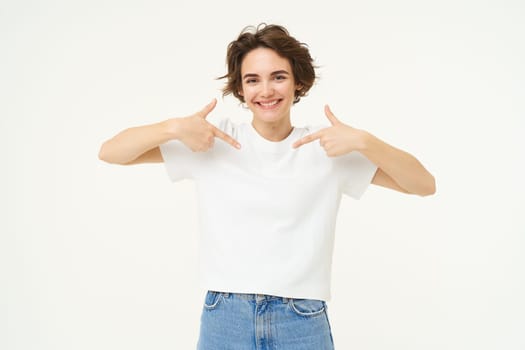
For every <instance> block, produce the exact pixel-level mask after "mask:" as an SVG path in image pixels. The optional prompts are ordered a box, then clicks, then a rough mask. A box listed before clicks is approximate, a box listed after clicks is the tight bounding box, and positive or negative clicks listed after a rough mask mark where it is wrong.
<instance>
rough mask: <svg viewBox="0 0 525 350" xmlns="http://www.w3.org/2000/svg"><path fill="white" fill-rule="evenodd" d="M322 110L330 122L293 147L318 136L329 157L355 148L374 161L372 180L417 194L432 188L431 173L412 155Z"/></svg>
mask: <svg viewBox="0 0 525 350" xmlns="http://www.w3.org/2000/svg"><path fill="white" fill-rule="evenodd" d="M325 114H326V117H327V118H328V120H329V121H330V123H331V124H332V126H330V127H328V128H325V129H322V130H319V131H317V132H316V133H313V134H310V135H307V136H305V137H303V138H302V139H300V140H298V141H296V142H295V143H294V147H295V148H297V147H299V146H301V145H304V144H306V143H309V142H312V141H314V140H319V143H320V144H321V146H322V147H323V148H324V149H325V151H326V154H327V155H328V156H329V157H336V156H340V155H343V154H347V153H350V152H353V151H358V152H361V153H362V154H363V155H364V156H365V157H367V158H368V159H369V160H370V161H371V162H373V163H374V164H375V165H377V168H378V169H377V171H376V174H375V175H374V178H373V179H372V183H373V184H375V185H379V186H383V187H387V188H391V189H394V190H397V191H400V192H404V193H410V194H417V195H420V196H428V195H431V194H434V193H435V192H436V183H435V179H434V176H432V174H430V172H428V170H426V169H425V167H424V166H423V165H422V164H421V163H420V162H419V161H418V160H417V159H416V158H415V157H414V156H413V155H411V154H409V153H407V152H405V151H403V150H400V149H398V148H395V147H393V146H391V145H389V144H387V143H386V142H384V141H382V140H380V139H379V138H377V137H375V136H374V135H372V134H370V133H369V132H367V131H364V130H359V129H356V128H353V127H351V126H349V125H346V124H344V123H342V122H340V121H339V120H338V119H337V118H336V117H335V116H334V114H333V113H332V111H330V108H329V107H328V106H326V107H325Z"/></svg>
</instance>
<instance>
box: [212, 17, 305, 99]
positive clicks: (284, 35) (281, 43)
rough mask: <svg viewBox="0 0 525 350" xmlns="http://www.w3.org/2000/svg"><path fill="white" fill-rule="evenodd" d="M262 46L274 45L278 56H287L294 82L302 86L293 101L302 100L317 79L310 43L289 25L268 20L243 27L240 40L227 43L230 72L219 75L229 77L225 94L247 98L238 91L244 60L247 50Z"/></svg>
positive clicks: (240, 86)
mask: <svg viewBox="0 0 525 350" xmlns="http://www.w3.org/2000/svg"><path fill="white" fill-rule="evenodd" d="M259 47H265V48H269V49H272V50H274V51H275V52H276V53H277V54H278V55H279V56H281V57H284V58H286V59H288V61H289V62H290V66H291V68H292V73H293V77H294V80H295V83H296V84H297V85H299V87H300V88H299V89H298V90H296V91H295V99H294V103H297V102H299V100H300V99H301V97H303V96H305V95H306V93H307V92H308V90H310V88H311V87H312V85H313V84H314V81H315V66H314V65H313V59H312V57H311V56H310V52H309V51H308V45H306V44H304V43H301V42H299V41H297V40H296V39H295V38H294V37H292V36H290V34H289V33H288V31H287V30H286V28H284V27H282V26H279V25H275V24H270V25H267V24H265V23H261V24H259V25H258V26H257V27H253V26H249V27H246V28H244V29H243V30H242V32H241V34H240V35H239V37H238V38H237V40H234V41H232V42H231V43H230V44H229V45H228V51H227V55H226V64H227V65H228V73H227V74H225V75H224V76H222V77H219V78H218V79H224V78H226V79H227V82H226V86H224V88H223V89H222V95H223V96H226V95H229V94H233V96H235V97H236V98H238V99H239V100H240V101H241V102H244V97H243V96H242V95H241V94H240V93H239V92H240V91H241V88H242V79H241V65H242V61H243V59H244V57H245V56H246V54H247V53H248V52H250V51H252V50H254V49H256V48H259Z"/></svg>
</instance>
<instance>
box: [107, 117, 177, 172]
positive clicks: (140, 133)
mask: <svg viewBox="0 0 525 350" xmlns="http://www.w3.org/2000/svg"><path fill="white" fill-rule="evenodd" d="M173 123H176V122H174V121H173V120H167V121H163V122H160V123H156V124H150V125H144V126H138V127H132V128H129V129H126V130H123V131H121V132H120V133H118V134H117V135H115V136H114V137H112V138H111V139H109V140H107V141H106V142H104V143H103V144H102V147H101V148H100V152H99V155H98V156H99V158H100V159H101V160H103V161H106V162H108V163H114V164H127V163H129V162H132V161H133V160H135V159H136V158H137V157H139V156H140V155H142V154H144V153H145V152H147V151H149V150H151V149H153V148H155V147H157V146H159V145H160V144H163V143H165V142H167V141H169V140H171V139H174V138H175V135H174V132H173V125H172V124H173Z"/></svg>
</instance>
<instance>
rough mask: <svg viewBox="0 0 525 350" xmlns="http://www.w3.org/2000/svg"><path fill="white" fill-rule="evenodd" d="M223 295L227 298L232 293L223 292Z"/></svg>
mask: <svg viewBox="0 0 525 350" xmlns="http://www.w3.org/2000/svg"><path fill="white" fill-rule="evenodd" d="M222 295H223V296H224V297H225V298H228V297H229V296H230V293H228V292H223V293H222Z"/></svg>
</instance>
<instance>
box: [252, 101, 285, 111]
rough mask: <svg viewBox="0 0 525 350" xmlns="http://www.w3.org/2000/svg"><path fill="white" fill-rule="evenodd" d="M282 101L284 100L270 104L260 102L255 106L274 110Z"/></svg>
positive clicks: (269, 102)
mask: <svg viewBox="0 0 525 350" xmlns="http://www.w3.org/2000/svg"><path fill="white" fill-rule="evenodd" d="M281 101H282V99H278V100H273V101H268V102H262V101H259V102H255V104H256V105H258V106H260V107H262V108H263V109H272V108H275V106H277V105H278V104H279V103H280V102H281Z"/></svg>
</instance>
